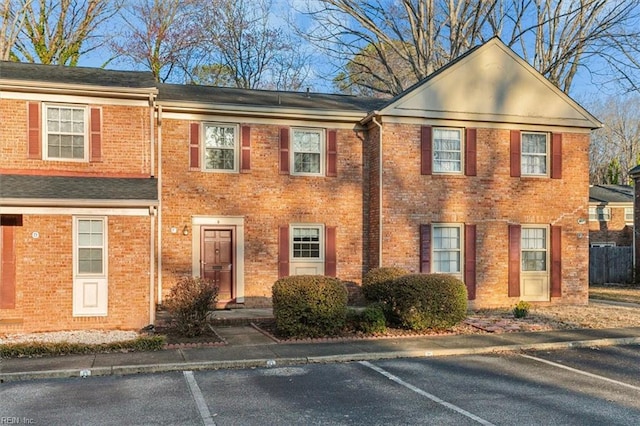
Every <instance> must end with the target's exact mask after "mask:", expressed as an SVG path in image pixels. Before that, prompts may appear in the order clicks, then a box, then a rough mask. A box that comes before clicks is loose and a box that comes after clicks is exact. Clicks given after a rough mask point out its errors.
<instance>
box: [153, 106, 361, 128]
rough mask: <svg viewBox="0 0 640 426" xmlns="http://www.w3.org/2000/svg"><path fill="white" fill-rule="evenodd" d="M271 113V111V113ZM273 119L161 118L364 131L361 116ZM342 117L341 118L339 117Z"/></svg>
mask: <svg viewBox="0 0 640 426" xmlns="http://www.w3.org/2000/svg"><path fill="white" fill-rule="evenodd" d="M272 112H273V111H272ZM272 115H273V117H271V116H269V117H262V116H260V117H256V116H250V115H248V116H243V115H239V114H237V111H236V114H229V115H224V114H220V113H219V112H215V111H212V112H211V113H210V114H207V113H199V112H189V111H185V112H168V113H167V112H164V111H163V113H162V117H163V119H165V120H178V121H203V122H205V121H216V122H235V123H251V124H259V125H265V126H279V127H314V128H315V127H318V125H319V122H321V123H322V126H326V127H327V128H331V129H340V130H344V129H348V130H353V131H354V132H355V131H357V130H364V129H365V127H363V126H360V125H358V122H359V120H360V119H361V118H362V117H363V114H360V115H358V116H357V117H353V119H352V120H347V122H346V123H345V121H344V120H343V121H335V120H333V121H332V120H331V117H327V116H318V117H317V119H316V120H313V118H310V117H307V116H299V117H298V116H291V117H289V116H287V117H285V116H283V115H281V114H277V113H274V114H272ZM341 117H342V116H341Z"/></svg>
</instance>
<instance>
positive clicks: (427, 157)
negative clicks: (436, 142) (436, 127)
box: [420, 126, 433, 175]
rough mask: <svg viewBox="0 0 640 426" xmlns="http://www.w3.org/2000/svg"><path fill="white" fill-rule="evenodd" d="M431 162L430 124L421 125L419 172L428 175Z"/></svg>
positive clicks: (430, 169)
mask: <svg viewBox="0 0 640 426" xmlns="http://www.w3.org/2000/svg"><path fill="white" fill-rule="evenodd" d="M432 164H433V153H432V142H431V126H422V128H421V130H420V173H421V174H423V175H430V174H431V172H432Z"/></svg>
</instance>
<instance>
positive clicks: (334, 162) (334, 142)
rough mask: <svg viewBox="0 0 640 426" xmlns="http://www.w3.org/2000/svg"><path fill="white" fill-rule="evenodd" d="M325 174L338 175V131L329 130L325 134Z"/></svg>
mask: <svg viewBox="0 0 640 426" xmlns="http://www.w3.org/2000/svg"><path fill="white" fill-rule="evenodd" d="M327 176H330V177H335V176H338V132H337V131H336V130H329V132H328V134H327Z"/></svg>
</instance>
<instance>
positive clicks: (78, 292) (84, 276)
mask: <svg viewBox="0 0 640 426" xmlns="http://www.w3.org/2000/svg"><path fill="white" fill-rule="evenodd" d="M83 220H92V221H94V220H95V221H101V222H102V245H101V248H102V272H100V273H83V272H80V259H79V251H80V248H82V247H81V246H80V243H79V232H80V222H81V221H83ZM108 222H109V221H108V217H107V216H74V217H73V230H72V232H73V295H72V297H73V316H76V317H77V316H106V315H107V308H108V282H107V277H108V276H109V253H108V248H109V241H108V235H109V230H108ZM96 247H97V246H96ZM88 286H95V293H96V300H97V301H98V303H97V304H95V305H93V306H88V307H87V306H85V305H86V304H84V303H83V297H84V291H85V288H86V287H88Z"/></svg>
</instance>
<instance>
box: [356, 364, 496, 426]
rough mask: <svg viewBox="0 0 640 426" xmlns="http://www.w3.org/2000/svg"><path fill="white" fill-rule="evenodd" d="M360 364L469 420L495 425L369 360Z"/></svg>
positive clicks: (489, 425)
mask: <svg viewBox="0 0 640 426" xmlns="http://www.w3.org/2000/svg"><path fill="white" fill-rule="evenodd" d="M360 364H362V365H364V366H365V367H369V368H370V369H372V370H374V371H377V372H378V373H380V374H382V375H383V376H385V377H386V378H388V379H390V380H393V381H394V382H396V383H398V384H399V385H402V386H404V387H405V388H407V389H410V390H412V391H414V392H415V393H417V394H418V395H422V396H424V397H427V398H429V399H430V400H432V401H433V402H436V403H438V404H440V405H443V406H445V407H447V408H449V409H450V410H453V411H455V412H456V413H459V414H462V415H463V416H465V417H468V418H470V419H471V420H474V421H476V422H478V423H480V424H482V425H486V426H495V425H494V424H493V423H491V422H488V421H486V420H484V419H482V418H480V417H478V416H476V415H475V414H472V413H470V412H468V411H466V410H463V409H462V408H460V407H458V406H457V405H453V404H451V403H449V402H447V401H444V400H442V399H440V398H438V397H437V396H435V395H432V394H430V393H429V392H425V391H423V390H422V389H420V388H417V387H415V386H413V385H412V384H410V383H407V382H405V381H404V380H402V379H401V378H399V377H398V376H394V375H393V374H391V373H389V372H388V371H386V370H384V369H382V368H380V367H377V366H375V365H373V364H371V363H370V362H367V361H360Z"/></svg>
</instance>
